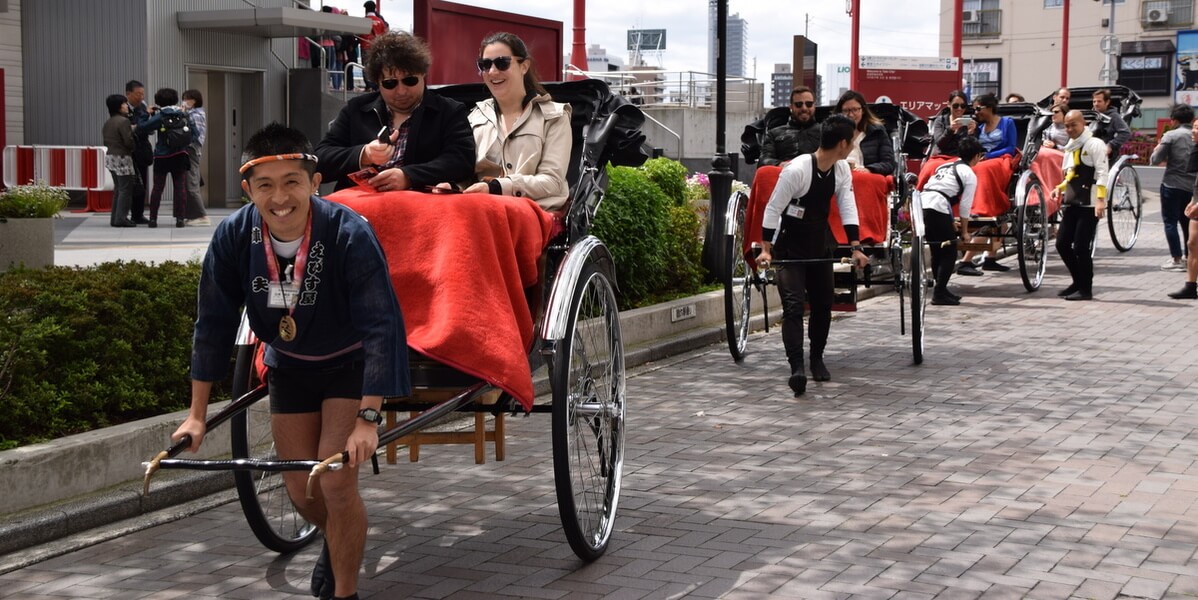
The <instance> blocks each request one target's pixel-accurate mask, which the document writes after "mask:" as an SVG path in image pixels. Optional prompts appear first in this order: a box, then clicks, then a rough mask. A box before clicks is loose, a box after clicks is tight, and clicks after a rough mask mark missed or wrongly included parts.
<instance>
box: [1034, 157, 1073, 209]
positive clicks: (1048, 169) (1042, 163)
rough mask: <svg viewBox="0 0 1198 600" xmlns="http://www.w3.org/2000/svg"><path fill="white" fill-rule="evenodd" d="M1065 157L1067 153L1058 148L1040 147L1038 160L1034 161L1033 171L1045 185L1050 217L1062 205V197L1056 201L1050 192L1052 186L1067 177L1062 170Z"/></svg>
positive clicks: (1055, 185)
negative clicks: (1050, 195)
mask: <svg viewBox="0 0 1198 600" xmlns="http://www.w3.org/2000/svg"><path fill="white" fill-rule="evenodd" d="M1064 158H1065V153H1064V152H1061V151H1060V150H1057V149H1056V148H1040V151H1039V152H1037V153H1036V160H1033V161H1032V173H1033V174H1035V175H1036V179H1039V180H1040V183H1041V185H1043V186H1044V196H1045V201H1046V202H1047V204H1048V216H1050V217H1051V216H1052V215H1054V214H1056V212H1057V209H1059V208H1060V207H1061V201H1060V199H1057V200H1055V201H1054V200H1052V199H1051V198H1050V197H1049V194H1051V193H1052V188H1055V187H1057V186H1058V185H1060V184H1061V180H1063V179H1064V178H1065V174H1064V173H1063V172H1062V171H1061V161H1063V160H1064Z"/></svg>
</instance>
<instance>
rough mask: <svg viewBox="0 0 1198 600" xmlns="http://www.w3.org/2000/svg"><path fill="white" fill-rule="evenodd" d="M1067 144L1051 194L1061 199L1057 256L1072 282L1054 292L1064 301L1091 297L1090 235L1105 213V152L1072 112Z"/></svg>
mask: <svg viewBox="0 0 1198 600" xmlns="http://www.w3.org/2000/svg"><path fill="white" fill-rule="evenodd" d="M1065 131H1067V132H1069V143H1068V144H1065V147H1064V148H1062V150H1063V151H1064V152H1065V158H1064V160H1063V162H1062V165H1061V169H1062V172H1064V174H1065V177H1064V180H1063V181H1061V184H1060V185H1058V186H1057V187H1056V189H1054V190H1053V191H1052V194H1053V196H1055V197H1063V200H1062V204H1063V206H1064V210H1063V212H1062V216H1061V226H1060V228H1059V229H1058V230H1057V253H1058V254H1060V255H1061V262H1064V263H1065V267H1066V268H1068V269H1069V275H1070V277H1072V278H1073V282H1072V283H1070V284H1069V287H1067V288H1065V289H1063V290H1061V291H1059V292H1057V295H1058V296H1061V297H1063V298H1064V299H1066V300H1090V299H1091V298H1093V297H1094V259H1093V257H1092V254H1093V249H1094V231H1095V230H1096V229H1097V228H1098V221H1099V219H1101V218H1102V215H1103V213H1104V212H1106V178H1107V148H1106V142H1103V141H1102V140H1101V139H1099V138H1098V137H1097V136H1095V135H1094V134H1093V133H1092V132H1091V131H1090V130H1089V129H1087V128H1086V119H1085V117H1083V116H1082V113H1081V112H1079V111H1076V110H1071V111H1069V113H1068V114H1066V115H1065Z"/></svg>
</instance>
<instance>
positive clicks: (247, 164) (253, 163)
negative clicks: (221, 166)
mask: <svg viewBox="0 0 1198 600" xmlns="http://www.w3.org/2000/svg"><path fill="white" fill-rule="evenodd" d="M276 160H310V161H312V162H317V159H316V155H315V154H298V153H297V154H272V155H270V156H259V157H258V158H255V159H253V160H247V161H246V162H245V164H244V165H241V168H240V169H238V171H237V172H238V173H241V174H242V175H244V174H245V172H246V171H249V170H250V169H252V168H254V167H256V166H258V165H260V164H262V163H267V162H271V161H276Z"/></svg>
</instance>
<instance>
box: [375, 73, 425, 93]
mask: <svg viewBox="0 0 1198 600" xmlns="http://www.w3.org/2000/svg"><path fill="white" fill-rule="evenodd" d="M401 83H402V84H404V87H416V86H418V85H420V78H419V77H417V76H415V75H408V76H407V77H404V78H403V79H384V80H382V81H380V82H379V85H381V86H383V89H388V90H393V89H395V86H397V85H399V84H401Z"/></svg>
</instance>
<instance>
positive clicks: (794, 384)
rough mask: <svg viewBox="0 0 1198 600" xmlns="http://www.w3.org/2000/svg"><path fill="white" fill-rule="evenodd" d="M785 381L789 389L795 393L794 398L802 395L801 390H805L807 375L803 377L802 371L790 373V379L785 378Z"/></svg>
mask: <svg viewBox="0 0 1198 600" xmlns="http://www.w3.org/2000/svg"><path fill="white" fill-rule="evenodd" d="M786 383H787V384H788V385H790V389H791V390H792V391H793V392H794V393H795V397H796V398H798V397H799V396H802V395H803V392H806V391H807V377H805V376H804V375H803V374H802V373H795V374H793V375H791V376H790V379H789V380H787V381H786Z"/></svg>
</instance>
